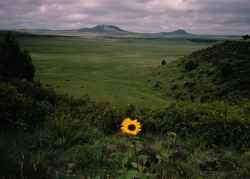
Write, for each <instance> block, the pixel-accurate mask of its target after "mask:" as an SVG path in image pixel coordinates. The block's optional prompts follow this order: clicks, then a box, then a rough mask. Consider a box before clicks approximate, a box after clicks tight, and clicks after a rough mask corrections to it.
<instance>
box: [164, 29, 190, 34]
mask: <svg viewBox="0 0 250 179" xmlns="http://www.w3.org/2000/svg"><path fill="white" fill-rule="evenodd" d="M161 34H162V35H193V34H191V33H188V32H186V31H185V30H183V29H178V30H176V31H173V32H161Z"/></svg>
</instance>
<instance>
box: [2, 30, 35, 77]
mask: <svg viewBox="0 0 250 179" xmlns="http://www.w3.org/2000/svg"><path fill="white" fill-rule="evenodd" d="M34 75H35V68H34V66H33V64H32V59H31V57H30V55H29V53H28V52H27V51H23V50H21V48H20V46H19V44H18V41H17V40H16V38H15V36H14V35H13V34H12V33H7V35H6V36H5V38H4V41H3V43H2V44H1V45H0V80H1V79H2V80H4V81H9V80H13V79H26V80H28V81H32V80H33V78H34Z"/></svg>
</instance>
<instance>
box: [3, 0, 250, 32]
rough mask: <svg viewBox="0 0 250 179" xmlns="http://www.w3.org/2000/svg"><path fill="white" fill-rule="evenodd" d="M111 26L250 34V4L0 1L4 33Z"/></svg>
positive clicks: (235, 0) (218, 0) (240, 0)
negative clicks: (12, 30)
mask: <svg viewBox="0 0 250 179" xmlns="http://www.w3.org/2000/svg"><path fill="white" fill-rule="evenodd" d="M96 24H112V25H117V26H120V27H121V28H123V29H126V30H129V31H136V32H160V31H172V30H176V29H185V30H187V31H190V32H193V33H199V34H245V33H249V32H250V0H0V29H16V28H39V29H75V28H80V27H90V26H94V25H96Z"/></svg>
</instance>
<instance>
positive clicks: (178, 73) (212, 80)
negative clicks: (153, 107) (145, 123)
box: [157, 41, 250, 101]
mask: <svg viewBox="0 0 250 179" xmlns="http://www.w3.org/2000/svg"><path fill="white" fill-rule="evenodd" d="M157 79H158V80H159V83H160V84H161V85H160V87H161V88H162V90H163V91H164V92H165V93H166V94H167V95H168V96H172V97H174V98H176V99H182V100H192V101H193V100H199V101H208V100H214V99H228V100H239V99H243V98H247V99H249V98H250V42H249V41H245V42H244V41H226V42H223V43H220V44H216V45H214V46H212V47H209V48H207V49H203V50H200V51H197V52H194V53H192V54H191V55H189V56H186V57H184V58H182V59H180V60H179V61H175V62H172V63H170V64H167V65H163V66H162V67H160V69H159V71H158V73H157Z"/></svg>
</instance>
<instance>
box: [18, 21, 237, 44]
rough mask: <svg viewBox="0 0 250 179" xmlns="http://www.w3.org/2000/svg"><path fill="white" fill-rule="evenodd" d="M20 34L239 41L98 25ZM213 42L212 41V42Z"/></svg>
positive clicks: (28, 31) (28, 30) (182, 32)
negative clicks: (131, 30) (144, 31)
mask: <svg viewBox="0 0 250 179" xmlns="http://www.w3.org/2000/svg"><path fill="white" fill-rule="evenodd" d="M16 31H18V32H25V33H30V34H34V35H49V36H50V35H53V36H75V37H79V36H80V37H86V38H96V37H105V38H171V39H187V40H191V41H193V42H202V43H203V42H212V41H213V40H214V39H216V40H224V39H237V38H238V37H236V36H235V37H231V36H213V35H196V34H192V33H189V32H187V31H185V30H183V29H179V30H176V31H172V32H159V33H142V32H130V31H126V30H123V29H121V28H120V27H117V26H114V25H106V24H103V25H96V26H94V27H91V28H88V27H87V28H80V29H71V30H49V29H19V30H16ZM211 40H212V41H211Z"/></svg>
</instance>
